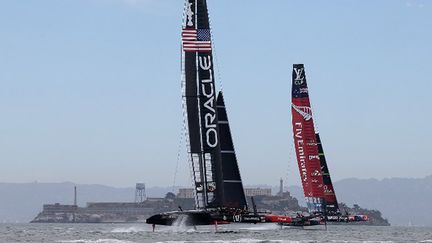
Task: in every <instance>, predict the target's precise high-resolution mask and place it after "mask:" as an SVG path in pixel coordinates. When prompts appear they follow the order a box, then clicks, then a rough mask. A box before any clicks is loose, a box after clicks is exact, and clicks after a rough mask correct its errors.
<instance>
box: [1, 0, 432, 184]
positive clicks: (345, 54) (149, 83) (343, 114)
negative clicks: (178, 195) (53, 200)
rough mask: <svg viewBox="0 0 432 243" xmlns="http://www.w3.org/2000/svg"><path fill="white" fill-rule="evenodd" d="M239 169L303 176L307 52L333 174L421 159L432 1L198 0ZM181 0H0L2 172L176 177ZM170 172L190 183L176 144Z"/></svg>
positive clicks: (83, 178)
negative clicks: (295, 76) (203, 4)
mask: <svg viewBox="0 0 432 243" xmlns="http://www.w3.org/2000/svg"><path fill="white" fill-rule="evenodd" d="M208 2H209V8H210V9H209V11H210V15H211V20H212V28H213V34H214V43H215V48H216V56H217V75H218V77H219V78H218V82H219V85H221V86H223V89H224V92H225V100H226V103H227V106H228V112H229V119H230V123H231V128H232V133H233V136H234V143H235V147H236V150H237V155H238V159H239V163H240V167H241V174H242V177H243V180H244V182H245V183H246V184H262V183H266V184H275V185H276V184H277V183H278V179H279V178H280V177H283V178H285V179H286V180H287V184H299V176H298V169H297V165H296V161H295V160H294V159H295V156H294V151H293V148H292V133H291V118H290V98H291V97H290V82H291V80H290V79H291V77H290V75H291V69H292V64H293V63H304V64H305V67H306V73H307V77H308V82H309V87H310V93H311V101H312V106H313V108H314V115H315V121H316V124H317V126H318V129H319V131H320V133H321V137H322V141H323V145H324V150H325V152H326V155H327V159H328V161H329V167H330V170H331V173H332V176H333V179H335V180H338V179H342V178H347V177H359V178H386V177H423V176H426V175H430V174H432V159H431V157H430V156H428V151H429V150H430V149H431V147H432V146H431V145H432V143H431V142H430V138H431V137H432V132H431V129H430V121H431V120H432V112H431V108H430V106H431V105H432V97H431V95H430V93H431V90H432V84H431V83H432V78H431V76H432V73H431V63H432V47H431V43H432V31H431V30H432V2H430V1H426V0H423V1H422V0H406V1H398V0H382V1H373V0H367V1H342V0H340V1H324V0H322V1H304V0H298V1H291V0H268V1H258V0H248V1H232V0H209V1H208ZM182 12H183V1H181V0H64V1H58V0H42V1H41V0H27V1H14V0H5V1H1V2H0V87H1V88H0V114H1V115H0V164H1V166H2V167H1V168H2V169H0V181H1V182H31V181H41V182H60V181H73V182H77V183H98V184H108V185H114V186H131V185H133V184H134V183H135V182H137V181H144V182H146V183H147V184H148V185H149V186H151V185H172V183H173V178H174V174H175V173H174V171H175V168H176V160H177V152H178V147H179V140H180V133H181V128H182V121H183V118H182V110H181V91H180V30H181V22H182ZM180 151H181V160H180V162H179V167H178V168H179V169H178V173H177V179H176V184H177V185H189V184H190V182H189V178H190V176H189V174H188V173H189V167H188V166H189V165H188V163H187V161H186V156H185V148H184V146H183V147H181V150H180Z"/></svg>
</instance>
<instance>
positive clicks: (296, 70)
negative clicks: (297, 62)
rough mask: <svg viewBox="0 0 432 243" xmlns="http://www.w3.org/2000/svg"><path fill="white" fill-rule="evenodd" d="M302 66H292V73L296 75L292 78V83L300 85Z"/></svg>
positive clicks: (302, 76) (301, 82) (302, 77)
mask: <svg viewBox="0 0 432 243" xmlns="http://www.w3.org/2000/svg"><path fill="white" fill-rule="evenodd" d="M303 71H304V68H294V73H295V75H296V77H295V79H294V84H296V85H301V84H303V83H304V78H305V77H304V73H303Z"/></svg>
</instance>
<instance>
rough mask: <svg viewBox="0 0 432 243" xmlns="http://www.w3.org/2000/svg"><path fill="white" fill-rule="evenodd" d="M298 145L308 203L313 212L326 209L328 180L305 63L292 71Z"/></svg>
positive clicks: (294, 67) (301, 172)
mask: <svg viewBox="0 0 432 243" xmlns="http://www.w3.org/2000/svg"><path fill="white" fill-rule="evenodd" d="M292 82H293V83H292V107H291V112H292V125H293V135H294V146H295V150H296V155H297V162H298V166H299V170H300V177H301V182H302V186H303V191H304V195H305V199H306V203H307V206H308V209H309V211H310V212H324V208H323V206H324V205H323V198H324V188H323V187H324V183H323V175H322V171H321V164H320V157H319V153H318V146H317V141H316V137H315V128H314V122H313V119H312V109H311V105H310V101H309V94H308V88H307V84H306V75H305V72H304V66H303V64H294V65H293V73H292Z"/></svg>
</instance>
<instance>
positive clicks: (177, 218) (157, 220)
mask: <svg viewBox="0 0 432 243" xmlns="http://www.w3.org/2000/svg"><path fill="white" fill-rule="evenodd" d="M216 221H217V219H216V218H214V217H212V215H211V214H210V213H209V212H206V211H175V212H167V213H161V214H156V215H153V216H151V217H150V218H148V219H147V220H146V223H147V224H153V225H167V226H173V225H184V226H195V225H209V224H214V223H215V222H216Z"/></svg>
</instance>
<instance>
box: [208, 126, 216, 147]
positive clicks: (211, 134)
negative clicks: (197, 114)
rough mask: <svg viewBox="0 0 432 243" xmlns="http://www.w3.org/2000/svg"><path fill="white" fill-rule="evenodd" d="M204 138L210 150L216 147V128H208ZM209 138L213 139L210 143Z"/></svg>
mask: <svg viewBox="0 0 432 243" xmlns="http://www.w3.org/2000/svg"><path fill="white" fill-rule="evenodd" d="M206 137H207V141H206V142H207V145H208V146H209V147H210V148H214V147H216V146H217V143H218V137H217V132H216V128H210V129H208V130H207V132H206ZM211 137H213V142H212V141H210V140H211V139H210V138H211Z"/></svg>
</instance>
